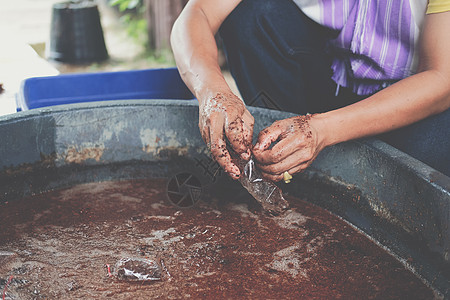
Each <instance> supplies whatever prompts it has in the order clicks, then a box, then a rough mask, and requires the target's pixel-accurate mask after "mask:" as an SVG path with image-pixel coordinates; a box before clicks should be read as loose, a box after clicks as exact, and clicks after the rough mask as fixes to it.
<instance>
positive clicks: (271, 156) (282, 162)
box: [253, 115, 323, 181]
mask: <svg viewBox="0 0 450 300" xmlns="http://www.w3.org/2000/svg"><path fill="white" fill-rule="evenodd" d="M313 118H314V115H313V116H311V115H306V116H296V117H292V118H289V119H285V120H280V121H276V122H275V123H273V124H272V125H271V126H269V127H267V128H266V129H264V130H262V131H261V132H260V133H259V136H258V142H257V143H256V145H255V147H253V154H254V157H255V159H256V161H257V165H258V167H259V169H260V170H261V172H262V175H263V176H264V177H265V178H267V179H270V180H273V181H280V180H282V179H283V173H284V172H288V173H289V174H295V173H297V172H300V171H302V170H304V169H305V168H307V167H308V166H309V165H310V164H311V163H312V161H313V160H314V159H315V158H316V157H317V155H318V154H319V152H320V151H321V150H322V149H323V146H322V143H321V142H320V140H319V135H318V132H317V130H316V129H315V128H314V125H313V123H314V122H313ZM273 143H275V144H274V145H273ZM272 145H273V146H272Z"/></svg>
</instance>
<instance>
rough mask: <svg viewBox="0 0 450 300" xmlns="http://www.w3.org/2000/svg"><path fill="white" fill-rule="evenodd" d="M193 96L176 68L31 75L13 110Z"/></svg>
mask: <svg viewBox="0 0 450 300" xmlns="http://www.w3.org/2000/svg"><path fill="white" fill-rule="evenodd" d="M126 99H194V96H193V95H192V93H191V92H190V91H189V89H188V88H187V87H186V85H185V84H184V82H183V81H182V80H181V77H180V75H179V73H178V70H177V69H176V68H169V69H147V70H133V71H121V72H105V73H81V74H64V75H58V76H49V77H34V78H28V79H25V80H24V81H23V82H22V85H21V88H20V91H19V93H18V95H17V98H16V103H17V111H21V110H29V109H33V108H39V107H46V106H53V105H61V104H70V103H80V102H93V101H104V100H126Z"/></svg>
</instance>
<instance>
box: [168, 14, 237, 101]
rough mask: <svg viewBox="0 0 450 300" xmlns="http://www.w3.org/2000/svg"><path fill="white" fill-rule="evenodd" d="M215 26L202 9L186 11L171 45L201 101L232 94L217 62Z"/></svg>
mask: <svg viewBox="0 0 450 300" xmlns="http://www.w3.org/2000/svg"><path fill="white" fill-rule="evenodd" d="M215 27H217V25H214V24H211V23H210V22H209V20H208V18H207V17H206V15H205V14H204V12H203V11H202V10H201V9H199V8H197V7H195V6H191V7H187V8H186V9H185V10H184V11H183V13H182V14H181V15H180V17H179V18H178V20H177V21H176V23H175V25H174V27H173V30H172V35H171V44H172V49H173V52H174V55H175V60H176V63H177V66H178V69H179V71H180V74H181V76H182V78H183V80H184V81H185V83H186V84H187V86H188V87H189V89H190V90H191V91H192V92H193V93H194V95H195V96H196V97H197V99H199V101H202V99H205V98H207V97H210V96H211V95H209V94H208V93H211V92H214V91H222V92H226V91H229V88H228V85H227V84H226V81H225V79H224V77H223V75H222V73H221V70H220V67H219V65H218V62H217V56H218V50H217V46H216V42H215V39H214V33H215V32H216V31H217V29H218V28H215Z"/></svg>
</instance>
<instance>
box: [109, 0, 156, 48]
mask: <svg viewBox="0 0 450 300" xmlns="http://www.w3.org/2000/svg"><path fill="white" fill-rule="evenodd" d="M108 3H109V5H110V6H117V8H118V9H119V11H120V12H121V13H122V16H121V17H120V21H121V22H122V23H123V24H124V25H125V27H126V28H127V34H128V35H129V36H131V37H132V38H133V39H134V40H135V41H136V42H137V43H139V44H141V45H143V46H144V47H145V48H146V49H148V50H149V42H148V33H147V20H146V19H145V5H144V0H109V2H108Z"/></svg>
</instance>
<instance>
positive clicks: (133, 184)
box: [0, 180, 433, 299]
mask: <svg viewBox="0 0 450 300" xmlns="http://www.w3.org/2000/svg"><path fill="white" fill-rule="evenodd" d="M165 186H166V183H165V182H164V181H162V180H139V181H124V182H104V183H91V184H83V185H78V186H75V187H72V188H69V189H65V190H60V191H53V192H48V193H46V194H42V195H36V196H33V197H29V198H25V199H21V200H18V201H14V202H9V203H6V204H0V220H1V224H0V292H1V293H2V295H3V293H4V294H5V298H6V299H75V298H76V299H79V298H85V299H100V298H102V299H103V298H109V297H112V298H114V299H151V298H162V299H180V298H193V299H199V298H203V299H214V298H216V299H224V298H225V299H238V298H239V299H242V298H244V299H245V298H246V299H288V298H297V299H299V298H327V299H330V298H342V299H348V298H360V299H366V298H379V299H388V298H403V299H432V298H433V293H432V291H431V290H430V289H429V288H427V287H426V286H425V285H424V284H423V283H422V282H421V281H420V280H419V279H418V278H417V277H415V276H414V274H412V273H411V272H409V271H408V270H406V269H405V268H404V267H403V265H401V264H400V263H399V262H397V261H396V260H395V259H393V258H392V257H391V256H390V255H389V254H388V253H386V252H385V251H384V250H382V249H381V248H379V247H378V246H377V245H375V244H374V243H373V242H372V241H370V240H369V239H368V238H367V237H365V236H364V235H362V234H361V233H359V232H357V231H356V230H355V229H354V228H352V227H351V226H349V225H348V224H346V223H345V222H343V221H342V220H340V219H339V218H337V217H335V216H333V215H331V214H330V213H328V212H327V211H325V210H323V209H320V208H318V207H316V206H313V205H311V204H308V203H306V202H303V201H301V200H299V199H293V198H288V200H289V201H290V203H291V205H292V206H293V210H291V211H289V212H288V213H286V214H285V215H283V216H281V217H269V216H267V215H265V214H264V213H263V212H262V211H261V210H260V208H259V207H258V205H253V204H252V203H254V201H252V200H251V199H248V201H244V202H242V201H237V200H234V199H231V198H230V202H226V203H225V202H219V201H215V200H214V199H211V201H209V202H208V203H206V202H203V203H200V204H199V205H198V206H196V207H194V208H190V209H185V210H178V209H176V208H174V207H172V206H170V205H169V204H168V202H167V201H166V198H165ZM121 258H136V259H140V258H148V259H152V260H154V261H156V262H157V263H158V264H159V265H160V266H161V270H162V272H161V275H162V278H161V280H157V281H150V282H128V281H123V280H119V279H118V278H117V277H116V276H115V275H114V273H115V271H116V270H114V265H115V264H116V262H117V261H119V260H120V259H121ZM107 265H109V266H110V269H111V273H112V275H111V276H109V275H108V270H107Z"/></svg>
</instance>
